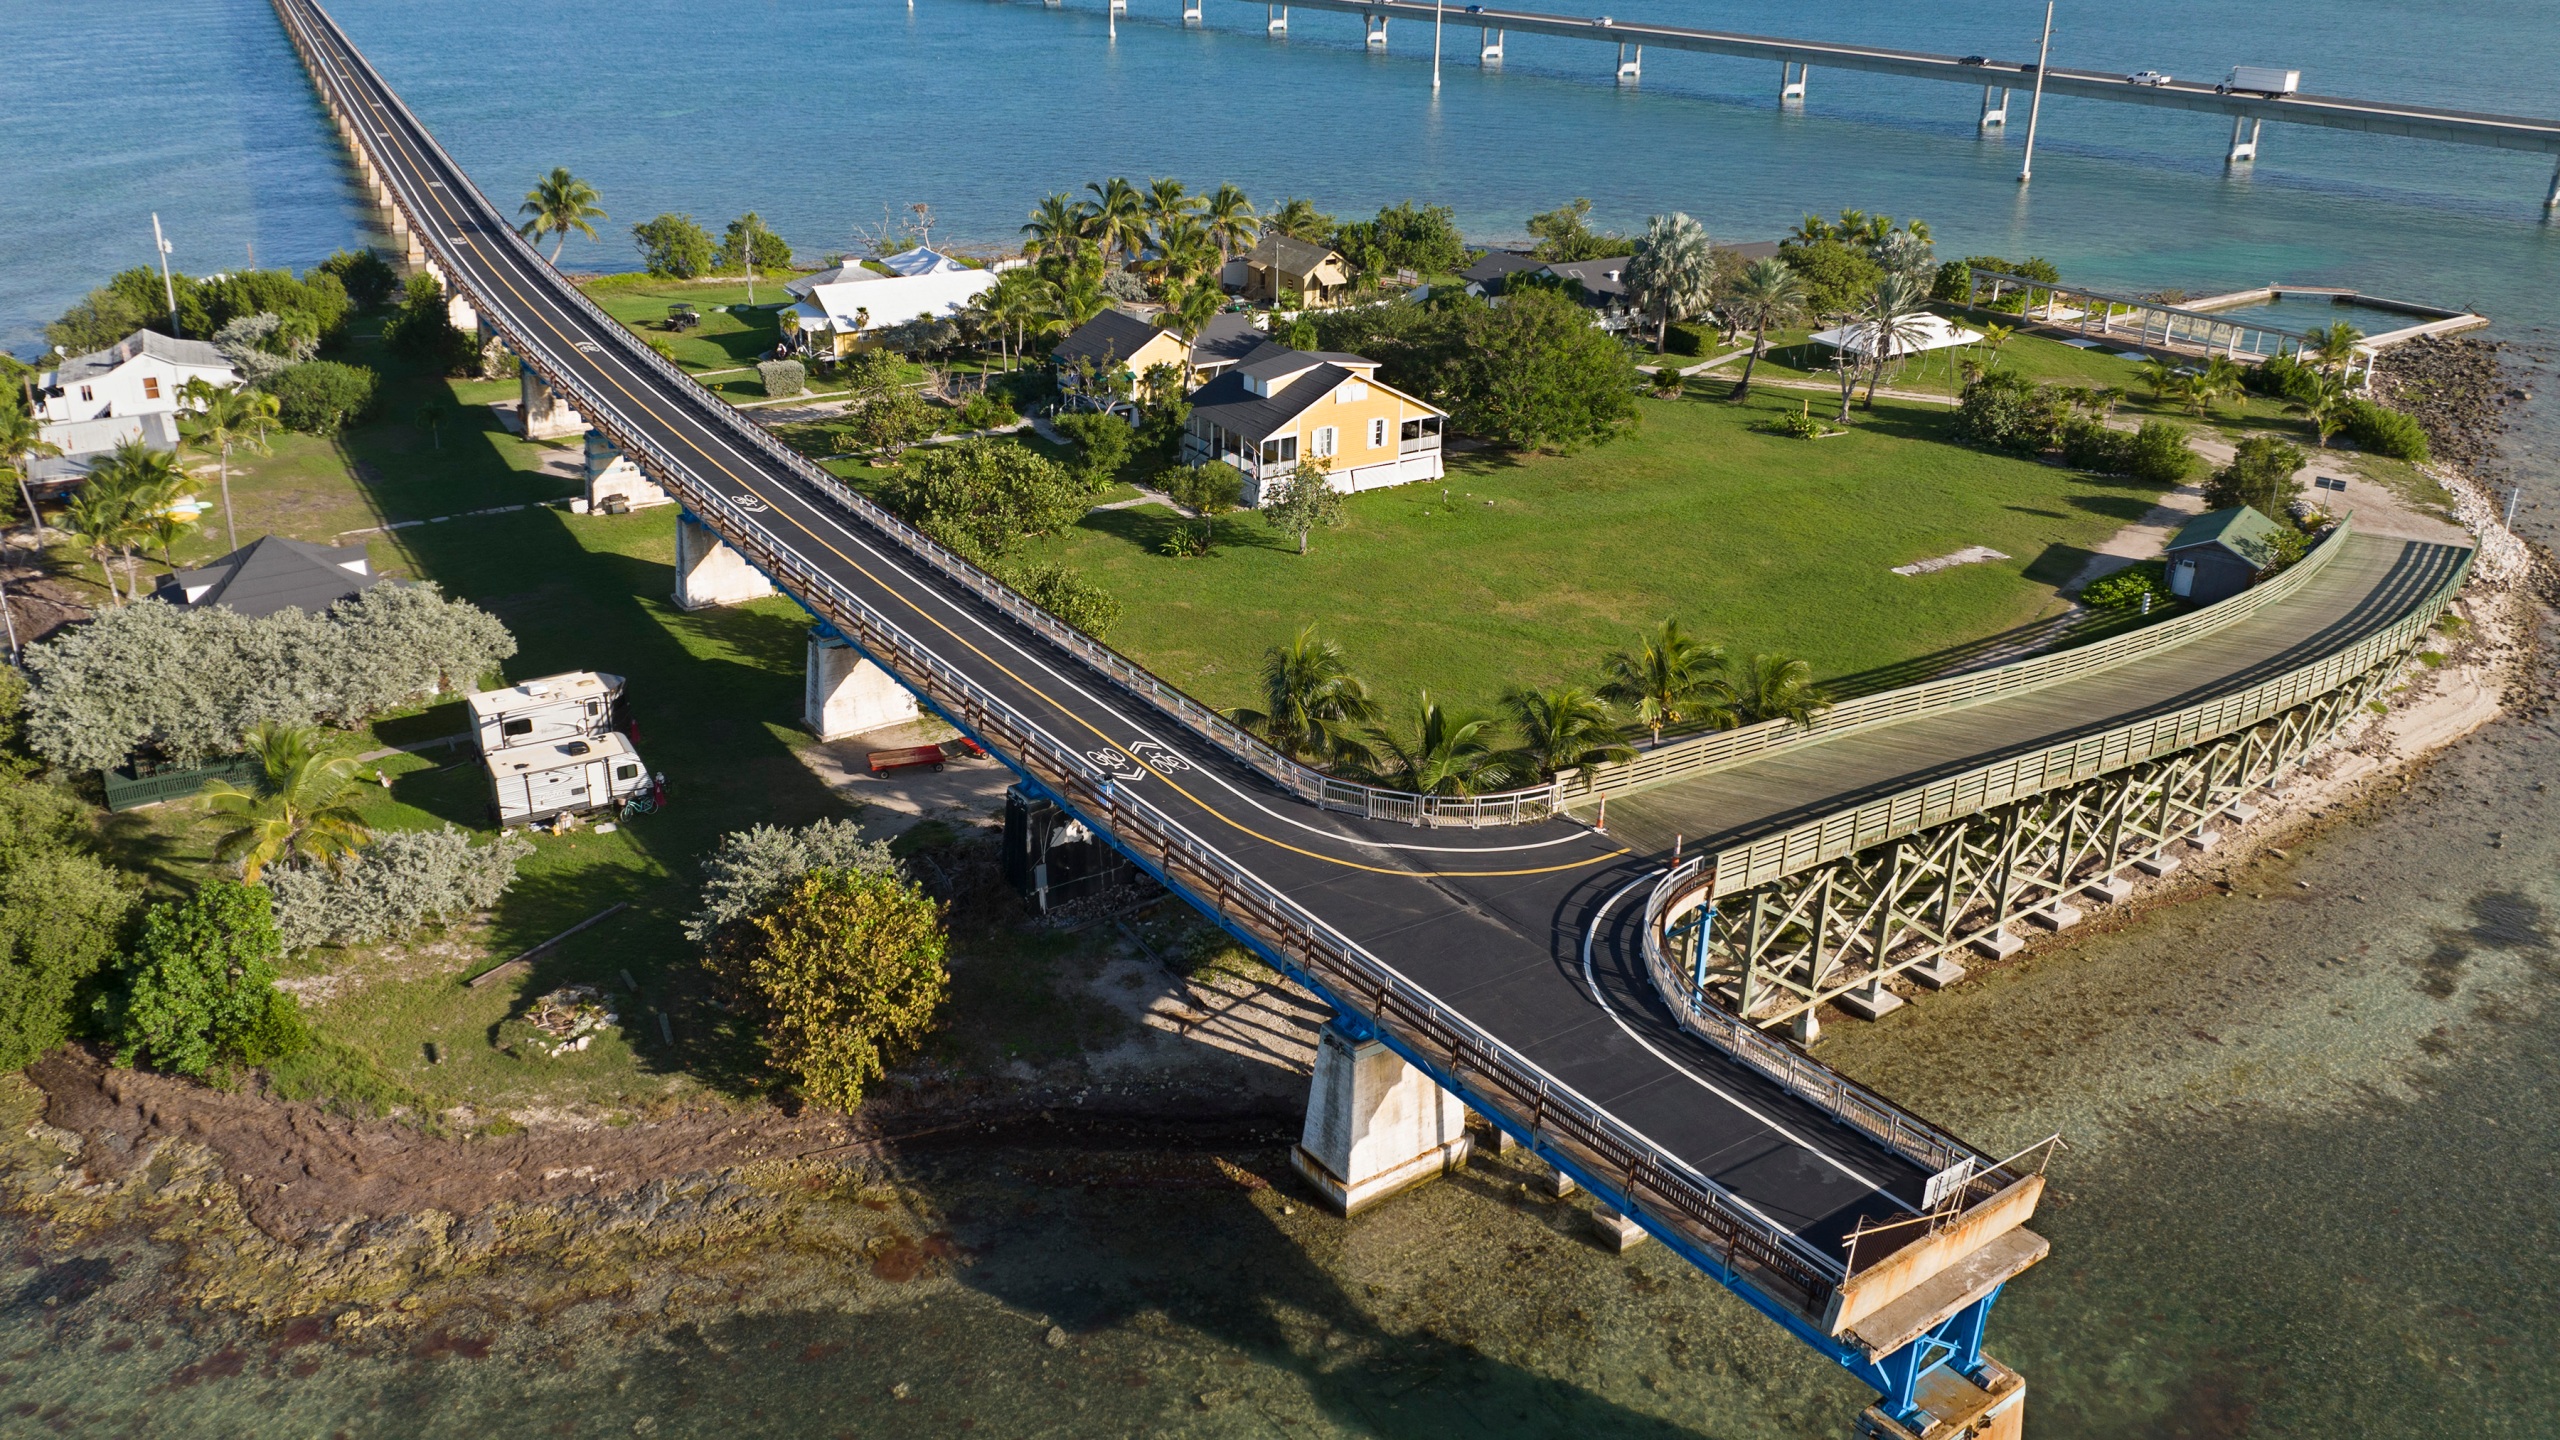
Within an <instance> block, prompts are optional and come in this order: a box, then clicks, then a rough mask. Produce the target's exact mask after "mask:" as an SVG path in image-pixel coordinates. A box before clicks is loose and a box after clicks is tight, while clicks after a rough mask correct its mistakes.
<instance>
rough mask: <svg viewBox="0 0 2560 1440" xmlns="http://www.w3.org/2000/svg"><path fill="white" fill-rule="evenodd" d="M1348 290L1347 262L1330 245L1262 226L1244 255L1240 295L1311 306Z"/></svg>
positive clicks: (1327, 302)
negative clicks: (1242, 287)
mask: <svg viewBox="0 0 2560 1440" xmlns="http://www.w3.org/2000/svg"><path fill="white" fill-rule="evenodd" d="M1350 293H1351V262H1349V261H1347V260H1345V259H1343V258H1342V252H1341V251H1339V250H1336V249H1334V248H1333V247H1332V246H1330V245H1319V244H1317V243H1315V242H1314V241H1312V240H1300V239H1296V238H1294V237H1292V236H1288V235H1283V234H1281V233H1280V232H1278V231H1276V230H1266V231H1264V232H1263V235H1262V238H1261V239H1259V240H1256V241H1255V242H1253V249H1252V250H1250V251H1248V252H1246V254H1245V257H1244V298H1246V299H1247V300H1252V301H1256V302H1261V303H1268V304H1273V305H1290V306H1297V307H1300V308H1314V307H1320V306H1325V305H1331V304H1334V303H1336V302H1337V301H1339V300H1341V299H1342V298H1343V297H1344V296H1346V295H1349V294H1350Z"/></svg>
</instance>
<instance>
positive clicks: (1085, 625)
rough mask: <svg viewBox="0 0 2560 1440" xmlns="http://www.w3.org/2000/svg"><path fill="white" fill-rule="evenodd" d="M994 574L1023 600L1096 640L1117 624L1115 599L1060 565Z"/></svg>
mask: <svg viewBox="0 0 2560 1440" xmlns="http://www.w3.org/2000/svg"><path fill="white" fill-rule="evenodd" d="M995 575H996V578H997V579H999V580H1002V581H1003V582H1004V583H1006V584H1007V585H1010V586H1012V587H1013V588H1014V590H1015V592H1016V593H1018V594H1020V595H1021V596H1022V598H1023V599H1025V600H1028V601H1030V602H1031V603H1032V604H1034V605H1037V606H1039V607H1040V608H1041V609H1043V610H1046V611H1048V612H1049V613H1050V614H1052V615H1055V616H1057V617H1058V618H1059V619H1061V620H1064V621H1066V622H1067V623H1068V624H1070V625H1073V626H1074V627H1076V628H1077V629H1079V630H1081V631H1083V632H1084V633H1086V634H1087V635H1090V636H1092V637H1093V638H1094V639H1096V640H1099V639H1101V638H1103V637H1104V636H1105V635H1107V634H1109V633H1110V631H1111V627H1112V626H1113V625H1116V624H1118V623H1119V621H1120V601H1119V598H1118V597H1116V596H1114V595H1113V594H1112V593H1111V592H1110V591H1108V590H1105V589H1103V588H1102V587H1101V586H1099V585H1096V584H1094V583H1093V582H1092V581H1090V580H1087V579H1086V578H1084V576H1083V575H1082V574H1080V573H1078V572H1077V571H1074V570H1070V569H1068V568H1067V567H1066V566H1064V565H1053V564H1050V563H1049V562H1047V561H1027V562H1020V563H1016V564H1011V565H1000V566H998V567H997V569H996V572H995Z"/></svg>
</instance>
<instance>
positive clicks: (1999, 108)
mask: <svg viewBox="0 0 2560 1440" xmlns="http://www.w3.org/2000/svg"><path fill="white" fill-rule="evenodd" d="M1995 89H1996V90H1998V91H1999V92H2000V101H1999V103H1998V104H1996V105H1995V104H1993V103H1992V100H1991V92H1992V91H1993V90H1995ZM2008 125H2009V87H2007V86H2005V85H1997V86H1995V85H1985V86H1983V87H1982V125H1981V130H1982V133H1983V134H1986V135H1988V134H1990V133H1991V132H1992V131H1994V130H2004V129H2007V128H2008Z"/></svg>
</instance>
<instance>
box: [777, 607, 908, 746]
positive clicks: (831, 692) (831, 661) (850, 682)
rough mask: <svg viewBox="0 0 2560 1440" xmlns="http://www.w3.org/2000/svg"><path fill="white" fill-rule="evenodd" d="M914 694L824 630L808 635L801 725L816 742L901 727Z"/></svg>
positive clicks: (817, 628) (813, 631)
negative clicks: (803, 725) (805, 726)
mask: <svg viewBox="0 0 2560 1440" xmlns="http://www.w3.org/2000/svg"><path fill="white" fill-rule="evenodd" d="M917 713H918V712H917V709H916V697H915V692H914V691H911V690H909V689H908V688H907V687H906V686H904V685H901V684H899V683H898V682H897V681H896V680H894V679H892V678H891V677H890V675H889V672H888V671H886V670H883V669H881V668H880V667H879V666H877V665H874V664H872V663H871V661H870V660H869V659H867V658H865V657H864V655H863V653H862V652H861V651H859V650H856V649H854V648H853V647H852V646H850V645H847V644H846V643H844V641H843V640H841V639H839V638H837V636H836V635H835V634H834V632H832V631H830V630H827V629H825V628H823V627H812V628H811V629H810V631H809V681H808V685H807V688H806V691H805V698H804V702H803V704H802V707H801V717H800V718H801V722H802V723H803V724H805V725H807V726H808V727H809V733H811V734H813V735H815V736H817V737H818V738H819V739H821V740H841V739H843V738H845V737H846V736H848V735H860V734H863V733H864V732H866V731H871V730H885V729H887V728H888V727H890V726H892V725H900V724H904V723H906V722H907V721H909V720H913V719H915V718H916V715H917Z"/></svg>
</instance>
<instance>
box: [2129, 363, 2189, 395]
mask: <svg viewBox="0 0 2560 1440" xmlns="http://www.w3.org/2000/svg"><path fill="white" fill-rule="evenodd" d="M2133 373H2134V374H2136V375H2139V376H2141V377H2142V383H2143V384H2145V385H2148V386H2150V387H2151V401H2152V403H2153V404H2155V405H2166V404H2169V403H2170V402H2172V401H2176V400H2183V399H2184V398H2185V397H2186V389H2187V377H2186V375H2185V374H2184V373H2183V372H2181V371H2180V370H2179V369H2178V364H2177V362H2176V361H2174V360H2166V359H2162V358H2159V357H2157V356H2154V357H2153V358H2151V359H2149V360H2145V361H2143V362H2142V363H2141V364H2139V365H2136V366H2134V367H2133Z"/></svg>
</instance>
